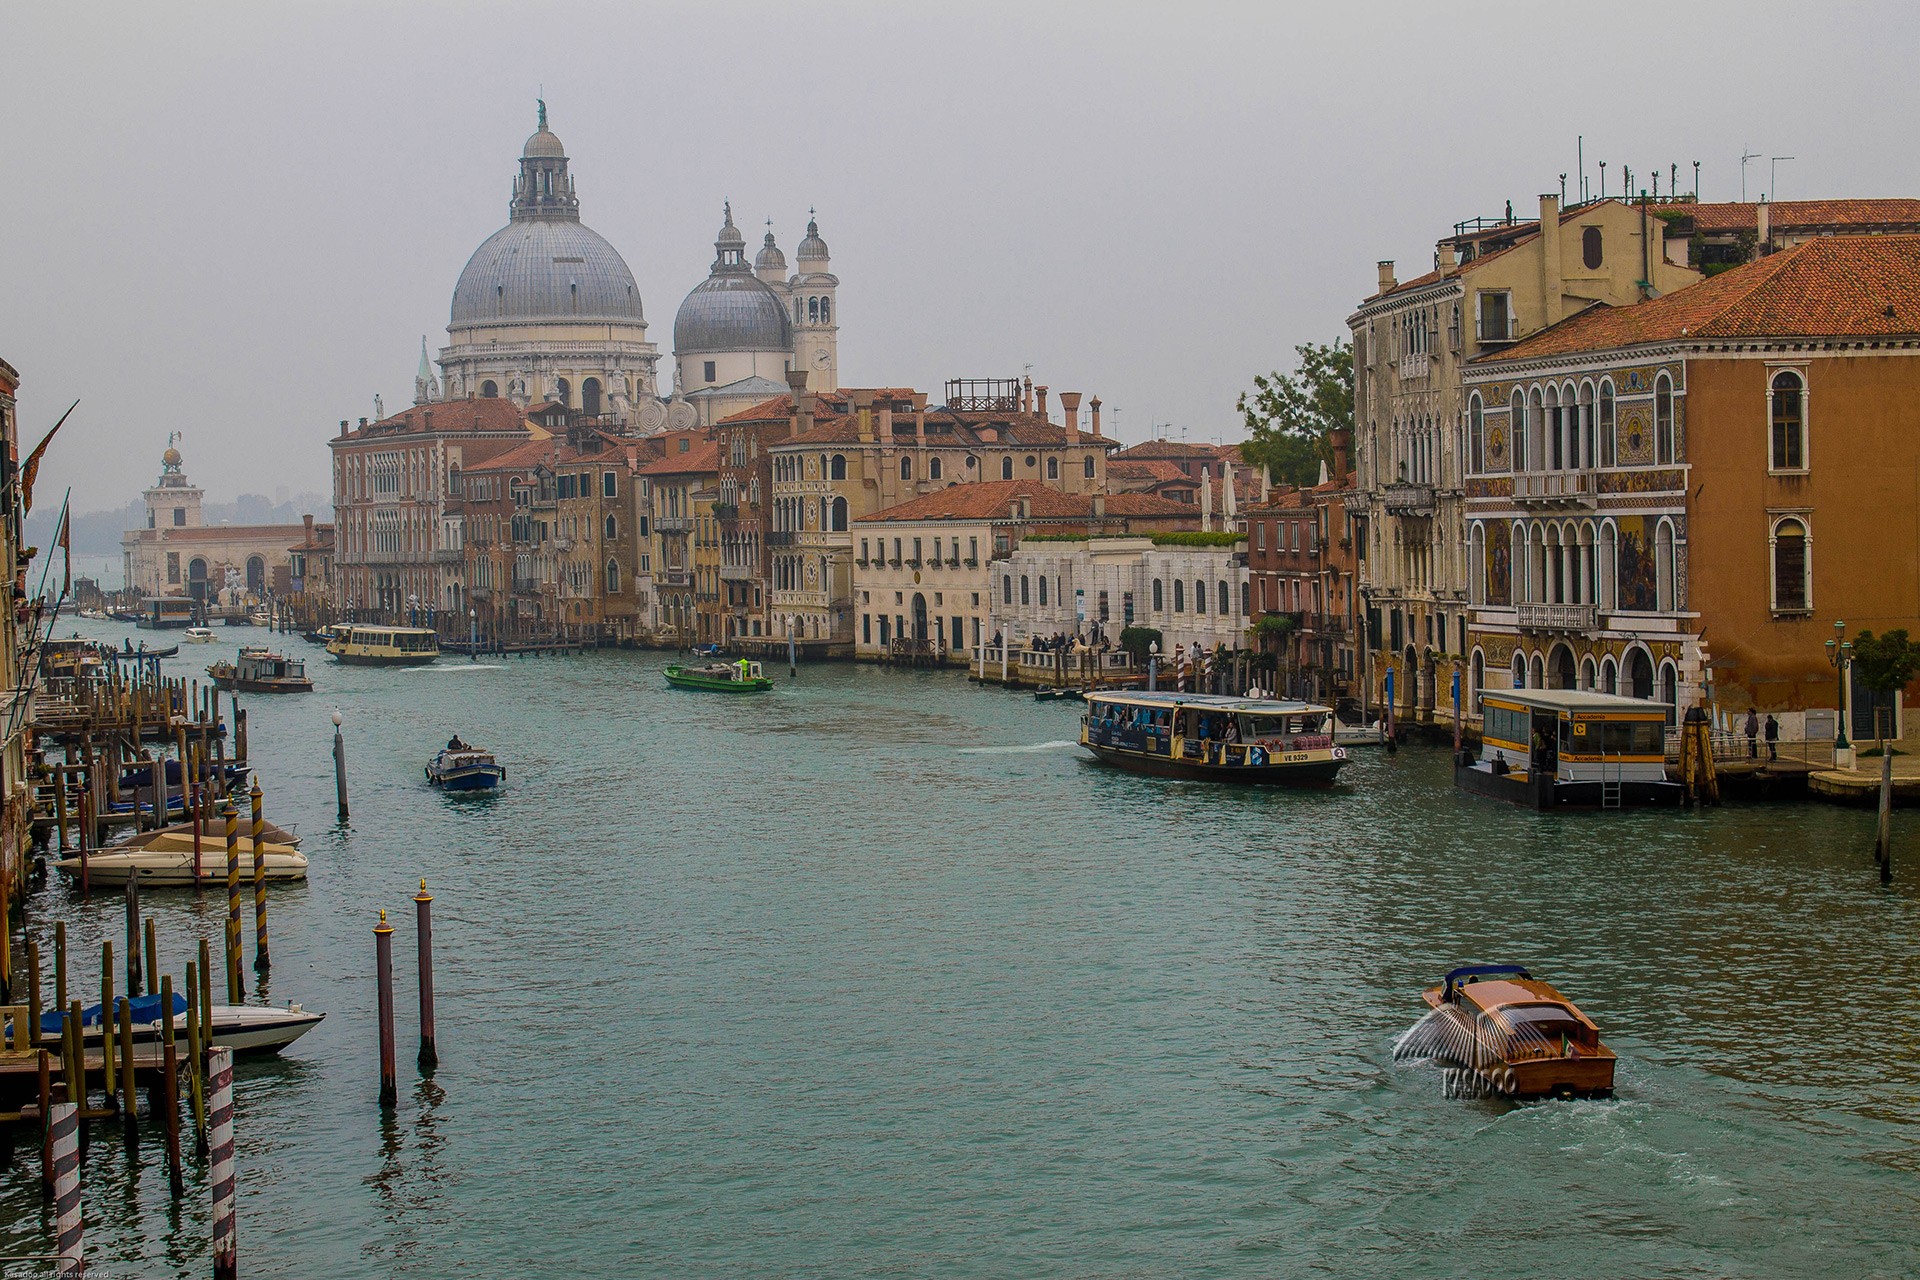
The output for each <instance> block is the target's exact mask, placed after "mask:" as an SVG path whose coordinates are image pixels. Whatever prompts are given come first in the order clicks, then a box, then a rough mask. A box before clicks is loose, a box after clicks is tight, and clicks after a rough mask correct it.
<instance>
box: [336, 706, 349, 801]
mask: <svg viewBox="0 0 1920 1280" xmlns="http://www.w3.org/2000/svg"><path fill="white" fill-rule="evenodd" d="M342 719H343V717H342V716H341V714H340V713H339V712H338V711H335V712H334V713H333V790H334V795H335V796H336V798H337V799H338V800H339V802H340V821H342V822H345V821H346V820H347V741H346V739H345V738H343V737H341V736H340V721H341V720H342Z"/></svg>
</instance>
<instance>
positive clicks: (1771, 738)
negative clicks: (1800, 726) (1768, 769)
mask: <svg viewBox="0 0 1920 1280" xmlns="http://www.w3.org/2000/svg"><path fill="white" fill-rule="evenodd" d="M1779 758H1780V722H1779V721H1778V720H1775V719H1774V718H1773V712H1771V711H1769V712H1767V761H1768V763H1772V762H1773V761H1775V760H1778V759H1779Z"/></svg>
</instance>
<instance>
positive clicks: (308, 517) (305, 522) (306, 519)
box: [300, 511, 313, 546]
mask: <svg viewBox="0 0 1920 1280" xmlns="http://www.w3.org/2000/svg"><path fill="white" fill-rule="evenodd" d="M300 523H301V525H302V526H303V527H304V528H305V529H306V531H307V540H306V545H307V546H312V545H313V512H311V511H309V512H307V514H305V515H304V516H301V517H300Z"/></svg>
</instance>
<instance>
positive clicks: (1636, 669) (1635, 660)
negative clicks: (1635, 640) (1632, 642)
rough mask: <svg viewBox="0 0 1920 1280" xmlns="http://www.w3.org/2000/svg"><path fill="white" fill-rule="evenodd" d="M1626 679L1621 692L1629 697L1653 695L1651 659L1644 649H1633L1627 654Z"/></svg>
mask: <svg viewBox="0 0 1920 1280" xmlns="http://www.w3.org/2000/svg"><path fill="white" fill-rule="evenodd" d="M1626 679H1627V687H1626V688H1625V689H1624V690H1622V692H1623V693H1625V694H1626V695H1627V696H1628V697H1629V698H1651V697H1653V659H1651V658H1649V657H1648V656H1647V651H1646V650H1645V649H1635V650H1634V651H1633V652H1631V653H1629V654H1628V655H1627V673H1626Z"/></svg>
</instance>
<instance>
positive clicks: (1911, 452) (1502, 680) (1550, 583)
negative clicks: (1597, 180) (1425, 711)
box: [1466, 236, 1920, 738]
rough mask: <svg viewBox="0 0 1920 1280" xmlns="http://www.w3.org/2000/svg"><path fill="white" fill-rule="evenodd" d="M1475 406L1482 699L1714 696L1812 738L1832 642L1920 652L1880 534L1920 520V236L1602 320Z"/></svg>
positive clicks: (1470, 492)
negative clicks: (1850, 637)
mask: <svg viewBox="0 0 1920 1280" xmlns="http://www.w3.org/2000/svg"><path fill="white" fill-rule="evenodd" d="M1466 392H1467V404H1468V408H1467V414H1468V425H1467V435H1466V461H1467V465H1466V472H1467V475H1466V506H1467V515H1468V526H1467V537H1466V547H1467V557H1466V559H1467V564H1468V566H1469V586H1470V590H1471V593H1472V605H1473V609H1472V622H1471V627H1470V634H1469V653H1470V660H1469V665H1468V680H1469V689H1470V691H1472V692H1475V693H1477V692H1478V691H1479V690H1481V689H1501V688H1510V687H1525V688H1535V687H1541V686H1545V687H1549V688H1580V689H1597V690H1599V691H1601V692H1605V693H1620V694H1625V695H1628V696H1633V697H1640V698H1653V699H1657V700H1658V701H1659V702H1661V703H1664V704H1666V706H1667V707H1668V708H1669V712H1670V714H1672V713H1673V712H1676V711H1678V710H1679V709H1682V708H1685V707H1689V706H1692V705H1694V704H1696V703H1697V702H1699V701H1701V700H1702V699H1703V698H1706V699H1710V700H1711V702H1712V704H1713V705H1714V706H1715V707H1716V708H1717V709H1718V710H1720V711H1722V712H1728V713H1737V712H1741V711H1744V710H1745V709H1746V708H1747V707H1756V708H1758V709H1759V710H1760V711H1762V712H1772V713H1774V714H1776V715H1777V716H1778V717H1779V718H1780V720H1781V722H1782V724H1783V727H1784V730H1785V732H1786V734H1787V735H1788V736H1790V737H1791V736H1800V735H1802V734H1805V735H1807V736H1812V737H1816V738H1817V737H1820V736H1821V735H1822V734H1827V735H1830V734H1831V732H1832V727H1833V726H1832V713H1833V711H1834V709H1835V708H1834V703H1835V701H1836V698H1835V673H1834V671H1833V669H1832V668H1831V667H1830V666H1829V665H1828V660H1827V653H1826V650H1825V648H1824V645H1825V642H1826V641H1828V640H1829V639H1832V638H1834V628H1833V623H1834V621H1835V620H1838V619H1844V620H1845V621H1846V623H1847V624H1848V627H1849V629H1850V630H1858V629H1860V628H1870V629H1872V630H1874V631H1876V632H1884V631H1886V630H1888V629H1891V628H1899V627H1905V628H1907V629H1908V630H1909V631H1915V632H1920V615H1917V614H1916V610H1915V605H1914V590H1913V584H1914V583H1915V582H1916V581H1920V550H1917V549H1916V547H1915V546H1914V544H1913V542H1912V540H1911V539H1910V538H1909V539H1903V538H1901V537H1898V536H1892V534H1891V532H1890V531H1894V530H1900V529H1906V528H1910V527H1912V526H1913V525H1914V524H1915V523H1916V521H1920V499H1917V498H1916V496H1915V494H1914V492H1913V487H1912V485H1911V484H1910V483H1908V484H1903V483H1902V482H1901V480H1900V477H1903V476H1911V475H1912V474H1914V472H1915V471H1916V470H1917V469H1920V409H1916V405H1920V394H1916V393H1917V392H1920V236H1865V237H1831V238H1821V239H1810V240H1806V241H1803V242H1802V243H1800V244H1798V245H1796V246H1795V247H1793V248H1790V249H1786V250H1784V251H1781V252H1779V253H1776V254H1774V255H1772V256H1770V257H1763V258H1760V259H1759V260H1757V261H1755V262H1753V263H1751V264H1749V265H1746V266H1743V267H1739V268H1736V269H1734V270H1731V271H1728V272H1726V273H1724V274H1721V275H1717V276H1715V277H1713V278H1712V279H1710V280H1707V281H1705V282H1703V283H1701V284H1697V285H1694V286H1693V287H1691V288H1689V289H1687V290H1685V291H1682V292H1679V293H1675V294H1671V295H1668V296H1665V297H1661V298H1657V299H1654V300H1652V301H1649V302H1644V303H1641V304H1639V305H1637V306H1631V307H1595V308H1592V309H1590V310H1588V311H1586V312H1583V313H1582V314H1580V315H1577V316H1575V317H1573V318H1571V319H1568V320H1566V321H1563V322H1562V323H1561V324H1559V325H1557V326H1554V327H1552V328H1549V329H1547V330H1545V331H1544V332H1541V333H1539V334H1536V335H1533V336H1532V337H1530V338H1528V339H1526V340H1524V341H1522V342H1519V343H1516V344H1514V345H1512V346H1511V347H1509V348H1507V349H1505V350H1502V351H1499V352H1497V353H1491V354H1489V355H1486V356H1483V357H1482V358H1480V359H1479V360H1476V361H1475V362H1474V364H1473V365H1472V366H1471V368H1470V369H1469V370H1468V373H1467V377H1466ZM1856 697H1858V695H1856ZM1850 710H1851V709H1850ZM1822 713H1824V714H1822Z"/></svg>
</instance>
